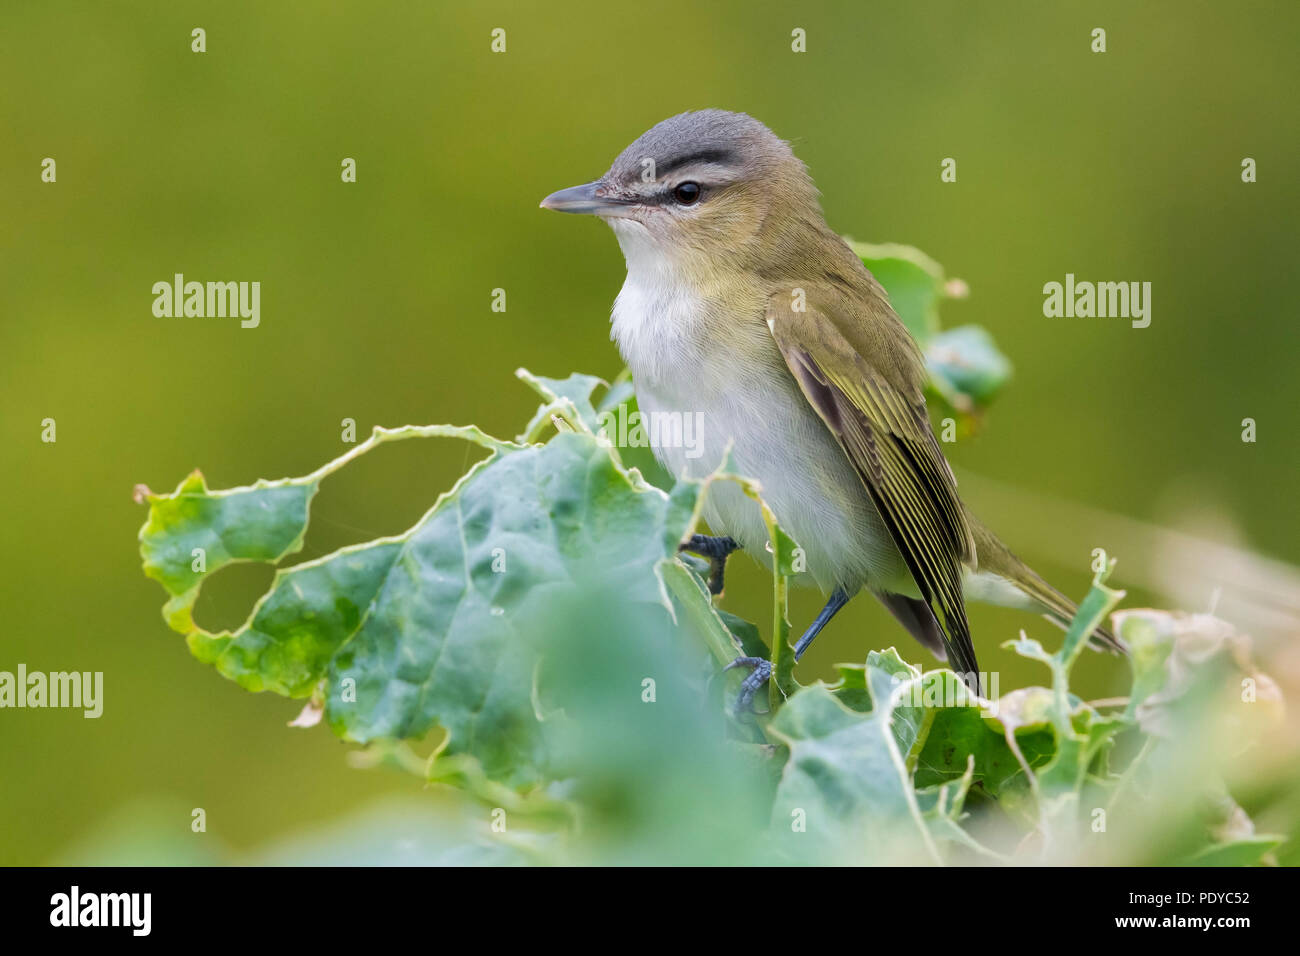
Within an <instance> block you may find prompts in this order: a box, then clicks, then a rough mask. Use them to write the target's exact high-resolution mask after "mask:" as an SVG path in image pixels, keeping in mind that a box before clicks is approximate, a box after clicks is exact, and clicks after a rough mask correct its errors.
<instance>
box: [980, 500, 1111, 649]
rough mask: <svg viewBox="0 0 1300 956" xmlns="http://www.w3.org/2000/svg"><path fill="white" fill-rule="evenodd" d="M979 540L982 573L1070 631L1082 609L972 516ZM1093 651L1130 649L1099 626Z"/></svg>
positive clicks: (1109, 631)
mask: <svg viewBox="0 0 1300 956" xmlns="http://www.w3.org/2000/svg"><path fill="white" fill-rule="evenodd" d="M968 520H969V521H970V525H971V531H972V533H973V534H974V536H975V549H976V554H977V555H978V558H979V570H980V571H981V572H985V571H988V572H992V573H993V574H996V575H997V576H998V577H1000V578H1003V579H1004V580H1006V581H1007V582H1008V583H1010V584H1011V585H1012V586H1013V587H1015V588H1016V590H1018V591H1020V592H1021V593H1022V594H1024V595H1025V596H1026V597H1027V598H1029V599H1030V600H1031V601H1033V603H1034V604H1036V605H1037V606H1038V607H1039V609H1041V610H1042V611H1043V613H1044V614H1045V615H1046V616H1047V618H1048V619H1049V620H1051V621H1052V622H1053V623H1054V624H1057V625H1059V626H1060V627H1062V628H1069V626H1070V622H1071V621H1073V620H1074V615H1075V614H1076V613H1077V612H1078V610H1079V607H1078V605H1077V604H1075V603H1074V602H1073V601H1071V600H1070V599H1069V598H1068V597H1066V596H1065V595H1064V594H1062V593H1061V592H1060V591H1058V590H1056V588H1054V587H1052V586H1051V585H1050V584H1048V583H1047V582H1046V581H1044V580H1043V579H1042V578H1041V577H1039V575H1038V574H1037V573H1036V572H1035V571H1034V569H1033V568H1031V567H1029V565H1027V564H1025V562H1023V561H1021V560H1020V559H1019V558H1018V557H1016V556H1015V555H1014V554H1012V553H1011V550H1010V549H1009V548H1008V547H1007V546H1006V545H1005V544H1003V543H1002V542H1001V541H1000V540H999V539H998V537H997V535H995V534H994V533H993V532H992V531H990V530H989V529H988V528H986V527H985V526H984V525H983V524H982V523H980V522H979V521H978V520H976V519H975V518H974V517H973V516H970V515H968ZM1089 640H1090V642H1091V644H1092V646H1093V647H1095V648H1097V649H1098V650H1106V651H1110V652H1111V653H1112V654H1127V653H1128V648H1127V647H1126V646H1125V644H1124V642H1123V641H1121V640H1120V639H1119V638H1118V637H1116V636H1115V634H1114V633H1113V632H1112V631H1111V630H1110V628H1108V627H1105V626H1104V625H1103V626H1099V627H1098V628H1097V629H1096V630H1094V631H1093V632H1092V634H1091V635H1089Z"/></svg>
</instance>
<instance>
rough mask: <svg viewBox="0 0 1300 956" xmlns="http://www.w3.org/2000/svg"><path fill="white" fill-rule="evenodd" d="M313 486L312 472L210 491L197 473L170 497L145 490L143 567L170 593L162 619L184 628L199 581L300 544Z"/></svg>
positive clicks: (191, 623)
mask: <svg viewBox="0 0 1300 956" xmlns="http://www.w3.org/2000/svg"><path fill="white" fill-rule="evenodd" d="M316 489H317V482H316V481H315V480H313V479H311V478H308V479H291V478H284V479H281V480H280V481H259V482H257V483H256V484H254V485H252V486H251V487H246V488H231V489H230V490H228V491H218V492H212V491H209V490H208V486H207V484H206V483H205V482H204V479H203V475H202V474H201V473H199V472H198V471H195V472H193V473H192V474H190V475H189V477H187V478H186V479H185V480H184V481H182V482H181V483H180V485H178V486H177V488H176V490H175V491H174V492H172V493H171V494H170V495H158V494H153V493H152V492H150V493H148V495H147V496H146V498H147V500H148V502H149V518H148V520H147V521H146V522H145V525H144V527H143V528H141V529H140V535H139V539H140V556H141V558H143V559H144V573H145V574H146V575H147V576H149V577H151V578H153V579H154V580H155V581H158V582H159V583H161V584H162V586H163V587H164V588H166V589H167V593H168V594H170V595H172V599H171V600H170V601H168V602H167V604H166V606H165V607H164V609H163V616H164V618H165V619H166V620H167V623H168V624H169V625H170V626H171V627H172V628H173V629H174V630H177V631H180V632H181V633H182V634H186V633H189V631H191V630H192V629H193V627H194V618H193V610H194V602H195V601H196V600H198V596H199V589H200V587H201V586H202V584H203V581H204V580H205V579H206V578H207V577H208V576H210V575H212V574H215V573H216V572H217V571H220V570H221V569H222V568H224V567H226V566H227V565H229V564H233V563H236V562H241V561H272V562H274V561H279V560H280V559H281V558H283V557H284V556H286V555H288V554H293V553H294V552H296V551H299V550H301V549H302V541H303V534H304V533H305V532H306V530H307V513H308V508H309V506H310V504H311V499H312V497H313V496H314V495H315V494H316Z"/></svg>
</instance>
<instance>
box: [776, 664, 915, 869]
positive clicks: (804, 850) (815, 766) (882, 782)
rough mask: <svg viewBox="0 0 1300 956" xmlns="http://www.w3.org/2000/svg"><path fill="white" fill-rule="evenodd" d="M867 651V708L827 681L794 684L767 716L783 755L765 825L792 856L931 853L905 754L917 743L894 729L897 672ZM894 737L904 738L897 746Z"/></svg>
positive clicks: (873, 858)
mask: <svg viewBox="0 0 1300 956" xmlns="http://www.w3.org/2000/svg"><path fill="white" fill-rule="evenodd" d="M889 666H890V665H889V662H886V661H883V660H882V659H881V658H880V656H878V655H877V656H876V658H875V660H869V661H868V663H867V666H866V671H865V674H866V683H867V685H868V688H869V691H868V692H869V694H870V696H871V698H872V704H873V706H872V709H871V711H870V713H866V714H864V713H862V712H860V711H855V710H850V709H849V708H848V707H846V706H845V705H844V704H843V703H841V702H840V701H839V700H837V699H836V696H835V693H834V692H833V691H832V689H831V688H828V687H827V686H825V685H824V684H814V685H812V686H809V687H804V688H802V689H800V690H799V691H798V692H797V693H795V694H794V695H793V696H792V697H790V699H789V700H787V701H786V702H785V705H784V706H783V707H782V708H781V709H780V711H778V712H777V714H776V716H775V717H773V718H772V720H771V722H770V723H769V724H768V727H767V730H768V733H769V734H770V735H772V736H773V737H774V738H775V739H777V740H779V741H780V742H781V743H783V744H785V745H786V747H788V748H789V751H790V756H789V759H788V761H787V762H786V765H785V770H784V771H783V773H782V775H781V782H780V784H779V785H778V787H777V792H776V798H775V800H774V802H773V806H772V827H773V830H774V832H775V833H778V834H781V835H782V844H783V845H784V846H785V848H786V852H787V853H789V854H790V855H791V856H792V857H794V858H796V859H817V860H821V861H823V862H825V861H834V860H839V861H841V862H846V861H853V862H857V863H863V862H867V863H871V862H876V863H887V862H897V861H898V860H899V859H900V857H901V856H905V855H911V856H913V858H914V859H917V860H925V861H927V862H938V861H939V855H938V850H937V848H936V847H935V845H934V842H933V839H932V838H931V835H930V829H929V827H928V826H927V825H926V823H925V821H924V820H923V819H922V812H921V808H920V806H919V805H918V803H917V799H916V795H915V793H914V791H913V787H912V781H911V774H910V773H909V772H908V770H907V767H906V765H905V762H904V753H905V752H906V751H907V750H909V749H910V748H911V746H912V744H913V743H914V739H912V738H911V737H910V736H909V733H910V731H909V730H907V729H906V728H904V729H903V730H902V734H901V741H900V737H898V736H896V735H895V728H894V720H893V718H894V716H895V708H894V704H893V700H892V698H893V692H894V690H895V687H896V684H895V680H894V678H895V676H896V674H895V673H891V672H890V670H888V669H886V668H887V667H889ZM900 742H901V746H900Z"/></svg>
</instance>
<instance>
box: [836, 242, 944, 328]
mask: <svg viewBox="0 0 1300 956" xmlns="http://www.w3.org/2000/svg"><path fill="white" fill-rule="evenodd" d="M849 246H850V248H852V249H853V251H854V252H855V253H857V255H858V258H859V259H861V260H862V264H863V265H865V266H866V267H867V269H869V270H870V271H871V274H872V275H874V276H875V277H876V281H877V282H879V283H880V284H881V285H883V286H884V287H885V291H886V292H888V293H889V304H890V305H892V306H893V307H894V311H895V312H896V313H898V317H899V318H900V319H902V320H903V324H904V325H905V326H907V331H909V332H911V333H912V338H914V339H916V341H917V343H918V344H919V345H921V346H922V347H923V348H924V347H925V346H926V345H927V344H928V343H929V341H930V339H931V338H932V337H934V336H935V335H936V334H937V333H938V331H939V300H940V299H942V298H943V297H944V275H943V267H942V266H940V265H939V263H937V262H935V261H934V260H933V259H931V258H930V257H929V256H927V255H926V254H925V253H923V252H921V250H919V249H915V248H913V247H912V246H904V245H898V244H897V243H884V244H881V245H873V244H871V243H866V242H853V241H852V240H849Z"/></svg>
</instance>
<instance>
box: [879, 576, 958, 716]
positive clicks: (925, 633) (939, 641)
mask: <svg viewBox="0 0 1300 956" xmlns="http://www.w3.org/2000/svg"><path fill="white" fill-rule="evenodd" d="M875 595H876V597H878V598H879V599H880V603H881V604H883V605H885V607H887V608H889V613H890V614H892V615H894V617H896V618H897V619H898V623H900V624H902V625H903V627H905V628H907V632H908V633H909V634H911V635H912V636H913V637H914V638H916V639H917V640H918V641H920V643H921V645H922V646H923V647H925V649H926V650H928V651H929V652H930V653H931V654H933V655H934V656H935V657H937V658H939V660H941V661H948V662H949V664H950V665H951V666H952V668H953V670H954V671H956V672H957V673H958V674H961V675H963V677H964V679H965V680H966V683H967V684H969V685H970V687H971V689H972V690H973V691H975V693H977V694H982V693H984V691H983V689H982V688H981V687H980V676H979V664H977V663H976V661H975V654H974V651H973V650H972V652H971V653H970V654H969V655H965V654H963V653H962V651H961V644H960V643H957V642H951V648H952V651H953V653H952V654H949V653H948V651H949V647H950V642H949V640H948V636H947V635H946V634H945V633H944V631H943V628H942V627H940V626H939V619H938V618H937V617H935V614H934V609H933V608H931V607H930V605H929V604H927V603H926V602H925V601H922V600H921V599H920V598H910V597H907V596H906V595H905V594H891V593H890V592H888V591H876V592H875ZM954 657H957V658H960V659H958V660H953V658H954Z"/></svg>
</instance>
